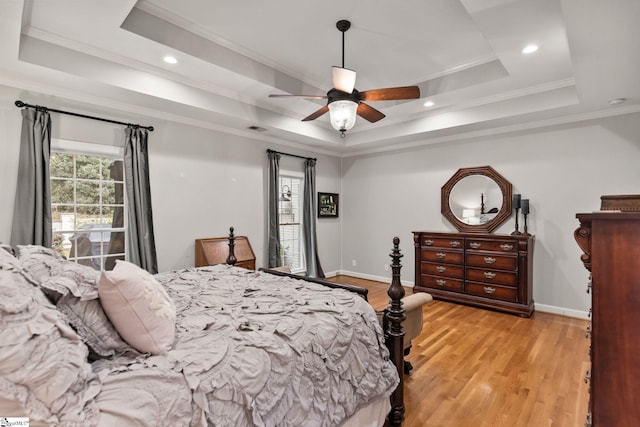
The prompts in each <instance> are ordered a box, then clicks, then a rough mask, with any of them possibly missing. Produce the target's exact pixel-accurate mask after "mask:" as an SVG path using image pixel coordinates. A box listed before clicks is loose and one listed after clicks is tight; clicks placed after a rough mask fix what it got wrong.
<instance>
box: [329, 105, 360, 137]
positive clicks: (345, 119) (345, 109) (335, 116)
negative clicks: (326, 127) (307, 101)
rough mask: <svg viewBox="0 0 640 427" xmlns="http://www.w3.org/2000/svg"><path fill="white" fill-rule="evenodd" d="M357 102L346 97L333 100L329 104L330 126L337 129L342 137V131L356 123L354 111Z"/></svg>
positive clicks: (356, 109)
mask: <svg viewBox="0 0 640 427" xmlns="http://www.w3.org/2000/svg"><path fill="white" fill-rule="evenodd" d="M357 111H358V103H357V102H355V101H351V100H348V99H342V100H338V101H333V102H331V103H330V104H329V117H330V119H331V126H333V128H334V129H335V130H337V131H339V132H340V133H341V134H342V135H341V136H342V137H344V133H345V132H346V131H348V130H349V129H351V128H352V127H353V125H355V124H356V113H357Z"/></svg>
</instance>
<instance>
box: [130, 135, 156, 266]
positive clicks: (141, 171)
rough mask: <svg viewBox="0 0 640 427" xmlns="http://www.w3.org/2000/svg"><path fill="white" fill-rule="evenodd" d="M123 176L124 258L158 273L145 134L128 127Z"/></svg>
mask: <svg viewBox="0 0 640 427" xmlns="http://www.w3.org/2000/svg"><path fill="white" fill-rule="evenodd" d="M124 176H125V180H124V181H125V186H126V194H127V234H128V238H127V255H128V257H129V261H130V262H132V263H134V264H136V265H138V266H140V267H141V268H144V269H145V270H147V271H148V272H149V273H152V274H155V273H157V272H158V261H157V257H156V243H155V237H154V234H153V215H152V214H151V187H150V185H149V158H148V153H147V131H146V130H144V129H140V128H137V127H132V126H129V127H127V129H126V138H125V146H124Z"/></svg>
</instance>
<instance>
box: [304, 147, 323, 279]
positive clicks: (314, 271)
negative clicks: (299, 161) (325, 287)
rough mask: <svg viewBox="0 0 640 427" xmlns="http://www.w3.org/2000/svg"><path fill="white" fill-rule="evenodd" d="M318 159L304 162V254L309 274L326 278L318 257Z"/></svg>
mask: <svg viewBox="0 0 640 427" xmlns="http://www.w3.org/2000/svg"><path fill="white" fill-rule="evenodd" d="M315 194H316V161H315V160H313V159H307V160H305V162H304V196H303V199H302V201H303V206H302V224H303V227H302V237H303V240H304V255H305V257H306V260H307V276H309V277H319V278H324V272H323V271H322V267H321V266H320V258H319V257H318V239H317V236H316V199H315Z"/></svg>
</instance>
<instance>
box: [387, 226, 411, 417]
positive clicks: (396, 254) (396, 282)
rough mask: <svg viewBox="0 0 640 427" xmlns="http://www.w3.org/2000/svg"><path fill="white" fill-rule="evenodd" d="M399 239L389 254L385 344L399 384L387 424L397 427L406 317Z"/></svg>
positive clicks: (401, 405)
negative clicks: (390, 271)
mask: <svg viewBox="0 0 640 427" xmlns="http://www.w3.org/2000/svg"><path fill="white" fill-rule="evenodd" d="M399 244H400V239H399V238H398V237H394V238H393V252H391V254H389V256H390V257H391V260H392V261H391V270H392V271H393V274H392V279H391V285H389V289H388V290H387V294H388V295H389V297H390V298H391V301H389V303H390V304H389V307H388V308H387V313H386V316H387V322H388V328H387V331H385V332H386V334H387V346H388V347H389V352H390V354H391V361H392V362H393V364H394V365H395V366H396V369H397V370H398V376H399V377H400V384H398V387H397V388H396V389H395V390H394V392H393V394H392V395H391V412H389V417H388V425H389V426H394V427H399V426H400V425H402V422H403V421H404V348H403V347H404V328H403V327H402V322H403V321H404V319H405V317H406V313H405V310H404V307H403V303H402V301H401V300H402V298H403V297H404V288H403V287H402V284H401V283H400V269H401V268H402V265H401V264H400V258H402V257H403V255H402V254H401V253H400V248H399Z"/></svg>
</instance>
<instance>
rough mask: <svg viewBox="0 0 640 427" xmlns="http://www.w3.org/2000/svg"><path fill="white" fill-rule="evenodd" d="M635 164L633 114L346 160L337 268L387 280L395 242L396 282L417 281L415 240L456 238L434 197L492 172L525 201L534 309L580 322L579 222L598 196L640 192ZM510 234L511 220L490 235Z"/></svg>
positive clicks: (637, 139)
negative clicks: (480, 172) (457, 182)
mask: <svg viewBox="0 0 640 427" xmlns="http://www.w3.org/2000/svg"><path fill="white" fill-rule="evenodd" d="M639 162H640V115H639V114H633V115H626V116H618V117H612V118H606V119H599V120H593V121H588V122H580V123H574V124H571V125H564V126H557V127H553V128H547V129H538V130H532V131H527V132H520V133H514V134H509V135H497V136H491V137H484V138H477V139H474V140H468V141H458V142H454V143H444V144H438V145H433V146H426V147H423V148H419V149H414V150H410V151H406V152H401V153H392V154H380V155H370V156H361V157H356V158H349V159H344V160H343V183H342V185H343V194H342V212H343V214H344V215H343V221H344V227H343V234H342V238H343V258H342V262H343V266H344V268H345V270H349V271H352V272H355V273H356V274H365V275H373V276H380V277H390V272H389V271H385V269H384V266H385V264H389V260H390V259H389V257H388V253H389V252H390V248H391V247H392V238H393V237H394V236H398V237H400V240H401V243H400V246H401V249H402V251H403V253H404V255H405V256H404V258H403V269H402V279H403V281H406V282H413V281H414V247H413V240H412V234H411V232H412V231H414V230H430V231H456V230H455V228H454V227H453V226H451V225H450V224H449V223H448V221H447V220H445V219H444V218H443V217H442V215H441V213H440V188H441V187H442V185H443V184H444V183H445V182H446V181H447V180H448V179H449V178H450V177H451V176H452V175H453V174H454V173H455V172H456V170H458V169H459V168H463V167H471V166H484V165H490V166H492V167H493V168H494V169H496V170H497V171H498V172H499V173H500V174H502V175H503V176H504V177H505V178H506V179H507V180H509V181H510V182H511V183H512V184H513V190H514V193H521V194H522V197H523V198H529V199H530V200H531V215H530V217H529V231H530V233H532V234H534V235H535V236H536V237H535V239H536V242H535V250H534V272H533V281H534V288H533V295H534V300H535V302H536V305H537V307H538V308H539V309H543V310H546V311H555V312H566V313H568V314H573V315H582V314H584V312H586V311H587V310H588V308H589V307H590V302H589V301H590V296H589V295H587V294H586V292H585V290H586V282H587V278H588V273H587V271H586V270H585V269H584V267H583V265H582V263H581V262H580V255H581V252H580V250H579V248H578V246H577V245H576V243H575V241H574V239H573V232H574V230H575V229H576V228H577V226H578V221H577V220H576V218H575V214H576V213H578V212H590V211H593V210H597V209H598V208H599V206H600V196H601V195H603V194H638V193H640V167H638V164H639ZM520 227H522V219H520ZM513 229H514V217H512V218H511V219H510V220H509V221H508V222H507V223H505V224H504V225H503V226H501V227H500V228H499V229H497V230H495V231H494V233H498V234H509V233H511V231H513ZM520 229H521V230H522V228H520ZM354 259H355V260H357V266H356V267H353V266H352V260H354Z"/></svg>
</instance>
